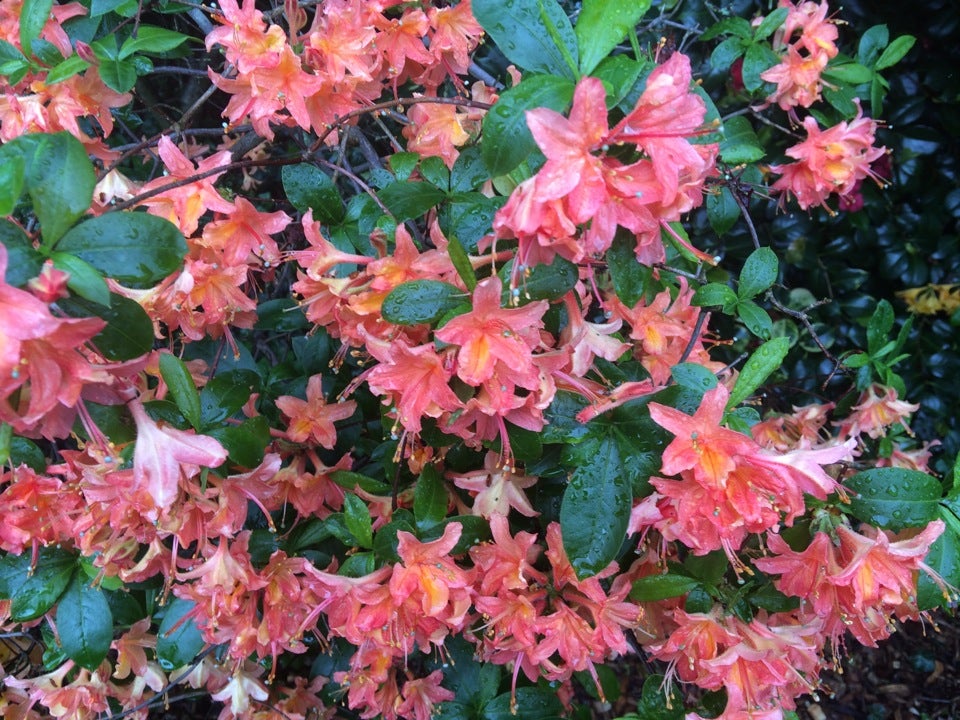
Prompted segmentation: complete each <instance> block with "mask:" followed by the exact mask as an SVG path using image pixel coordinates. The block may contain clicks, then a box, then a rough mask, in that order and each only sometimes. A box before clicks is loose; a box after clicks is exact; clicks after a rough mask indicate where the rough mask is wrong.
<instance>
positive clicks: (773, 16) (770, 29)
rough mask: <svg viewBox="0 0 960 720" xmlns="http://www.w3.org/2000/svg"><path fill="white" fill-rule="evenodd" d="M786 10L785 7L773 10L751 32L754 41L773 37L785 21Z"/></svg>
mask: <svg viewBox="0 0 960 720" xmlns="http://www.w3.org/2000/svg"><path fill="white" fill-rule="evenodd" d="M787 13H788V10H787V8H785V7H779V8H777V9H776V10H774V11H773V12H772V13H770V14H769V15H767V16H766V17H765V18H764V19H763V20H762V21H761V23H760V24H759V25H757V28H756V30H754V31H753V39H754V40H765V39H766V38H768V37H770V36H771V35H773V33H774V32H775V31H776V30H777V29H778V28H779V27H780V26H781V25H783V23H784V21H785V20H786V19H787Z"/></svg>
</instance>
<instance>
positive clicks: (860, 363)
mask: <svg viewBox="0 0 960 720" xmlns="http://www.w3.org/2000/svg"><path fill="white" fill-rule="evenodd" d="M843 364H844V366H845V367H848V368H853V369H857V368H862V367H866V366H867V365H869V364H870V356H869V355H867V354H866V353H854V354H853V355H849V356H847V357H846V358H844V360H843Z"/></svg>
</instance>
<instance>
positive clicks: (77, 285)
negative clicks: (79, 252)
mask: <svg viewBox="0 0 960 720" xmlns="http://www.w3.org/2000/svg"><path fill="white" fill-rule="evenodd" d="M50 259H51V260H53V266H54V267H55V268H56V269H57V270H62V271H63V272H65V273H69V275H70V277H69V279H68V280H67V287H68V288H70V290H71V291H72V292H74V293H76V294H77V295H79V296H80V297H82V298H84V299H85V300H90V301H91V302H95V303H97V304H98V305H104V306H106V307H109V306H110V288H108V287H107V283H106V281H105V280H104V279H103V275H101V274H100V273H99V272H98V271H97V269H96V268H95V267H93V266H92V265H91V264H90V263H88V262H86V261H84V260H81V259H80V258H78V257H77V256H76V255H71V254H70V253H64V252H54V253H51V254H50Z"/></svg>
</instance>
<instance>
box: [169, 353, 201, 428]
mask: <svg viewBox="0 0 960 720" xmlns="http://www.w3.org/2000/svg"><path fill="white" fill-rule="evenodd" d="M160 375H162V376H163V381H164V382H165V383H166V384H167V389H168V390H169V391H170V397H171V399H172V400H173V402H175V403H176V405H177V408H178V409H179V410H180V412H181V413H183V416H184V417H185V418H186V419H187V420H188V421H189V423H190V424H191V425H192V426H193V427H194V428H196V429H199V428H200V393H199V392H198V391H197V386H196V384H195V383H194V382H193V376H192V375H191V374H190V371H189V370H188V369H187V366H186V364H185V363H184V362H183V360H181V359H180V358H178V357H177V356H176V355H171V354H170V353H168V352H164V353H160Z"/></svg>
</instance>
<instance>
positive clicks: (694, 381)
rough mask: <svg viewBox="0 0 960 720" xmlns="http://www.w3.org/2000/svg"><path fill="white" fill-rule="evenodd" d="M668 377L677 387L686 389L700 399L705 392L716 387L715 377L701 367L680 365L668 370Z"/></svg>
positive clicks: (686, 364) (690, 364) (694, 364)
mask: <svg viewBox="0 0 960 720" xmlns="http://www.w3.org/2000/svg"><path fill="white" fill-rule="evenodd" d="M670 375H671V376H672V377H673V379H674V381H676V383H677V385H680V386H681V387H685V388H688V389H690V390H692V391H693V392H695V393H697V394H699V395H700V396H701V397H702V396H703V394H704V393H705V392H706V391H707V390H712V389H713V388H715V387H716V386H717V376H716V375H714V374H713V373H712V372H710V371H709V370H707V368H705V367H704V366H703V365H697V364H696V363H681V364H679V365H674V366H673V367H672V368H670Z"/></svg>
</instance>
